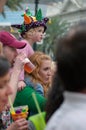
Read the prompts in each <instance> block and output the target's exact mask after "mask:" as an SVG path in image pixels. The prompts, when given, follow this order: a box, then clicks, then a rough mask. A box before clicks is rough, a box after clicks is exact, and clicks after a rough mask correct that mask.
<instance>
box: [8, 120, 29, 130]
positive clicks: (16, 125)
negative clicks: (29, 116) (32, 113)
mask: <svg viewBox="0 0 86 130" xmlns="http://www.w3.org/2000/svg"><path fill="white" fill-rule="evenodd" d="M7 130H28V121H27V120H26V119H24V118H21V119H18V120H16V121H14V122H13V123H12V124H11V125H10V126H9V127H8V128H7Z"/></svg>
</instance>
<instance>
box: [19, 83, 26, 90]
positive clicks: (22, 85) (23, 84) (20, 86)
mask: <svg viewBox="0 0 86 130" xmlns="http://www.w3.org/2000/svg"><path fill="white" fill-rule="evenodd" d="M25 86H26V84H25V82H24V81H19V82H18V91H21V90H22V89H23V88H24V87H25Z"/></svg>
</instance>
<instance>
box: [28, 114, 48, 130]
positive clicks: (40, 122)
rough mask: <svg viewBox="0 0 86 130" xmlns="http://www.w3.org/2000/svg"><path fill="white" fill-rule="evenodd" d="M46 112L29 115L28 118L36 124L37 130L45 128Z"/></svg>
mask: <svg viewBox="0 0 86 130" xmlns="http://www.w3.org/2000/svg"><path fill="white" fill-rule="evenodd" d="M45 116H46V112H41V113H38V114H36V115H34V116H31V117H29V118H28V119H29V120H30V121H31V122H32V123H33V124H34V126H35V128H36V130H44V128H45V126H46V123H45Z"/></svg>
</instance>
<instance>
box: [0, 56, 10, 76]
mask: <svg viewBox="0 0 86 130" xmlns="http://www.w3.org/2000/svg"><path fill="white" fill-rule="evenodd" d="M9 69H10V63H9V62H8V60H7V59H6V58H5V57H3V56H0V77H3V76H4V75H5V74H7V73H8V71H9Z"/></svg>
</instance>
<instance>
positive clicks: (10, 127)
mask: <svg viewBox="0 0 86 130" xmlns="http://www.w3.org/2000/svg"><path fill="white" fill-rule="evenodd" d="M14 70H15V71H16V72H14V73H15V74H17V69H14ZM12 78H13V77H10V63H9V61H8V60H7V59H6V58H5V57H3V56H0V130H25V129H27V128H28V122H27V121H26V120H25V119H23V118H22V119H18V120H17V121H15V122H13V123H11V118H10V114H8V111H7V110H6V109H7V108H6V107H7V105H8V98H9V96H12V95H13V94H14V89H13V86H12V84H10V81H12ZM15 81H16V80H15V79H14V84H15ZM3 112H4V115H3ZM6 114H7V115H6Z"/></svg>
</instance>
